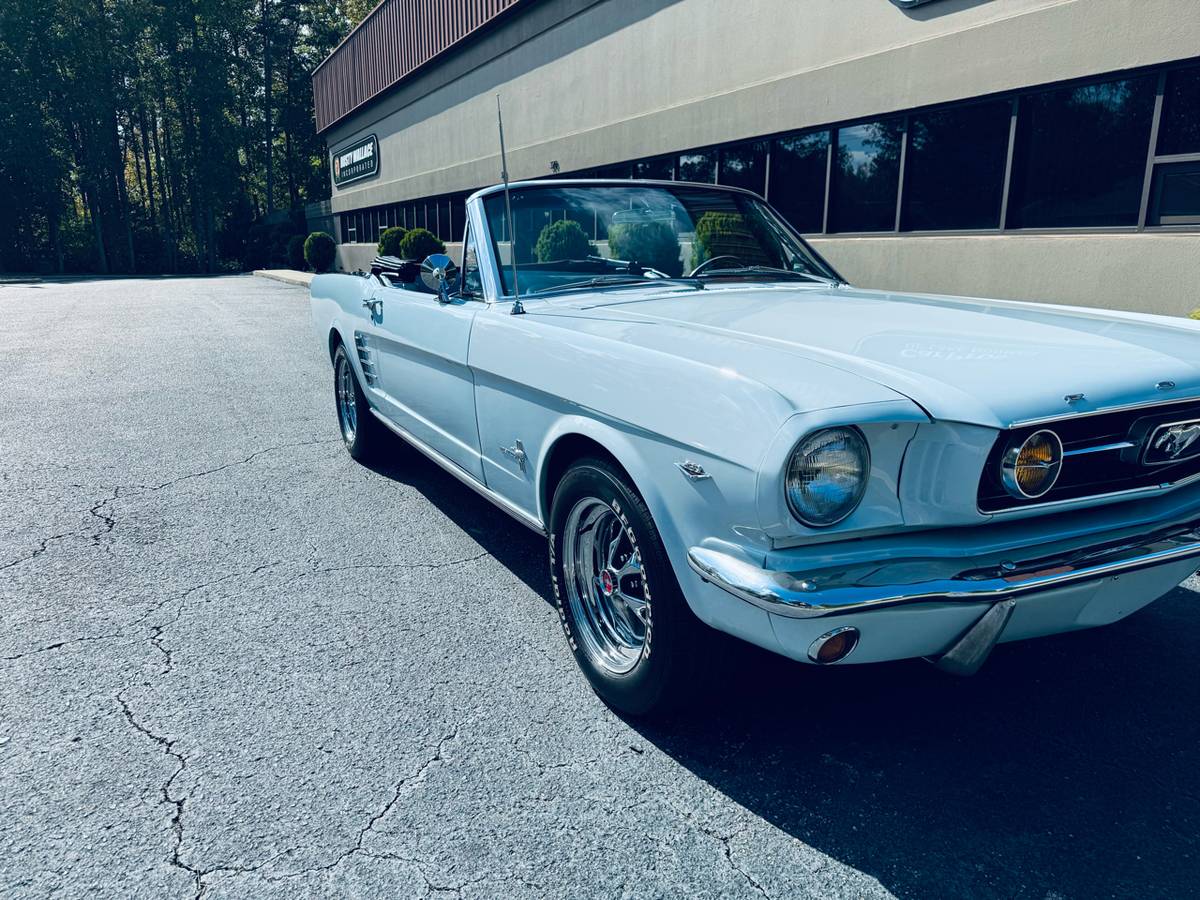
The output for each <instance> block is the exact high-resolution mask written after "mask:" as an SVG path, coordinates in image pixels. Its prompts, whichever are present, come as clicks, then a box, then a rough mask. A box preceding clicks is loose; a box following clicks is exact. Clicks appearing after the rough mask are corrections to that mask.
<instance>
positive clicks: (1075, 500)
mask: <svg viewBox="0 0 1200 900" xmlns="http://www.w3.org/2000/svg"><path fill="white" fill-rule="evenodd" d="M1196 481H1200V472H1197V473H1196V474H1194V475H1188V476H1187V477H1186V478H1180V479H1179V480H1178V481H1164V482H1163V483H1161V484H1148V485H1146V486H1145V487H1137V488H1126V489H1125V490H1121V491H1109V492H1108V493H1107V494H1087V495H1085V496H1083V497H1072V498H1071V499H1069V500H1047V501H1046V502H1045V503H1024V504H1021V505H1019V506H1005V507H1003V508H1002V509H993V510H991V511H990V512H984V511H983V510H979V512H980V513H981V514H982V515H985V516H992V517H994V518H996V519H997V520H1000V519H1001V518H1002V517H1004V516H1006V515H1011V514H1014V513H1023V512H1027V511H1028V510H1031V509H1036V510H1039V511H1042V512H1046V511H1049V510H1054V509H1080V508H1082V504H1083V503H1085V502H1090V501H1092V500H1103V501H1105V502H1108V501H1110V500H1116V499H1119V498H1124V499H1126V500H1132V499H1134V498H1138V497H1152V496H1155V495H1157V494H1162V493H1165V492H1166V491H1174V490H1176V489H1178V488H1182V487H1186V486H1187V485H1189V484H1193V483H1195V482H1196Z"/></svg>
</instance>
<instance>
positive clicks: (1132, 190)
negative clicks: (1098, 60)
mask: <svg viewBox="0 0 1200 900" xmlns="http://www.w3.org/2000/svg"><path fill="white" fill-rule="evenodd" d="M1154 96H1155V79H1154V78H1153V77H1143V78H1130V79H1125V80H1123V81H1111V82H1108V83H1106V84H1091V85H1084V86H1082V87H1074V88H1065V89H1062V90H1057V91H1047V92H1045V93H1041V94H1031V95H1029V96H1023V97H1021V100H1020V104H1019V114H1018V117H1017V141H1016V145H1015V147H1014V148H1013V172H1012V191H1011V194H1010V196H1009V201H1008V204H1009V205H1008V224H1009V226H1010V227H1012V228H1068V227H1079V226H1104V225H1136V224H1137V221H1138V210H1139V207H1140V205H1141V199H1142V185H1143V182H1144V178H1145V171H1146V152H1147V148H1148V145H1149V141H1150V120H1151V117H1152V116H1153V114H1154Z"/></svg>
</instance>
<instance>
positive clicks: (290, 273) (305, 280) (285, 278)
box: [254, 269, 313, 287]
mask: <svg viewBox="0 0 1200 900" xmlns="http://www.w3.org/2000/svg"><path fill="white" fill-rule="evenodd" d="M254 274H255V275H257V276H259V277H260V278H270V279H271V280H272V281H282V282H283V283H284V284H298V285H300V286H301V287H308V286H309V284H311V283H312V278H313V273H312V272H297V271H296V270H295V269H255V270H254Z"/></svg>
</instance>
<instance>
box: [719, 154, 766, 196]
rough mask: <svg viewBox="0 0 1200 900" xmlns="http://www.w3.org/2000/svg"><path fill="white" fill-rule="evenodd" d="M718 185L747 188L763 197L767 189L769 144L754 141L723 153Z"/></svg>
mask: <svg viewBox="0 0 1200 900" xmlns="http://www.w3.org/2000/svg"><path fill="white" fill-rule="evenodd" d="M717 183H718V184H728V185H731V186H732V187H740V188H745V189H746V190H748V191H754V193H756V194H758V195H759V196H761V195H762V194H764V193H765V192H766V187H767V142H766V141H752V142H751V143H748V144H738V145H737V146H735V147H726V148H725V149H724V150H722V151H721V157H720V167H719V170H718V172H717Z"/></svg>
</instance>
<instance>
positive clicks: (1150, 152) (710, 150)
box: [343, 57, 1200, 239]
mask: <svg viewBox="0 0 1200 900" xmlns="http://www.w3.org/2000/svg"><path fill="white" fill-rule="evenodd" d="M1196 67H1200V57H1191V58H1188V59H1182V60H1173V61H1170V62H1166V63H1159V64H1156V65H1150V66H1140V67H1137V68H1131V69H1126V70H1122V71H1117V72H1107V73H1103V74H1100V75H1088V76H1083V77H1079V78H1073V79H1066V80H1062V81H1057V82H1049V83H1045V84H1037V85H1027V86H1024V87H1021V88H1017V89H1013V90H1006V91H997V92H994V93H991V94H982V95H979V96H975V97H970V98H967V99H963V100H955V101H950V102H945V103H932V104H927V105H925V106H920V107H913V108H910V109H902V110H880V111H877V112H876V113H874V114H871V115H864V116H857V117H855V118H853V119H845V120H841V121H835V122H829V123H827V124H819V125H813V126H805V127H800V128H790V129H787V130H784V131H778V132H773V133H770V134H761V135H754V136H748V137H741V138H738V139H736V140H729V141H722V142H721V143H718V144H705V145H702V146H699V147H691V148H681V149H679V150H677V151H672V152H668V153H660V154H657V155H652V156H637V157H634V158H631V159H629V160H627V161H618V162H613V163H610V164H607V165H605V166H602V167H599V168H608V169H612V168H615V167H622V168H624V169H627V170H628V171H629V173H630V175H632V174H633V173H634V171H635V169H634V167H635V166H636V165H637V164H638V163H642V162H650V161H668V162H669V165H670V170H671V176H672V178H671V179H669V180H678V179H679V177H680V172H679V160H680V158H681V157H684V156H692V155H703V154H711V155H712V164H713V173H712V180H711V181H709V182H706V183H707V184H710V185H714V186H720V184H721V183H720V180H719V179H720V167H721V159H722V154H723V153H724V151H726V150H728V149H733V148H736V147H739V146H741V145H745V144H750V143H754V142H760V141H761V142H765V144H766V160H765V165H764V169H765V171H764V182H765V183H764V190H763V197H764V198H765V199H766V201H767V203H768V205H772V207H773V198H772V193H773V191H772V184H771V182H772V171H771V170H772V156H773V154H772V150H773V149H774V147H775V142H776V141H779V140H787V139H789V138H794V137H800V136H804V135H811V134H814V133H822V132H823V133H824V134H825V135H826V137H827V151H826V161H825V162H826V165H825V184H824V191H825V193H824V197H823V198H822V201H821V202H822V215H821V229H820V231H810V232H805V234H807V235H810V236H814V237H818V238H838V239H843V238H846V239H854V238H881V237H927V236H928V237H933V236H955V235H964V236H966V235H984V236H996V235H1008V234H1020V235H1031V236H1035V235H1039V234H1051V235H1052V234H1132V233H1138V232H1150V233H1154V232H1189V231H1192V232H1194V231H1200V224H1192V223H1190V222H1189V223H1181V224H1174V223H1167V224H1154V223H1153V222H1152V221H1151V220H1152V218H1153V216H1152V212H1153V210H1152V209H1151V205H1152V203H1153V197H1152V191H1153V185H1154V179H1155V172H1156V168H1157V167H1158V166H1162V165H1165V164H1172V163H1193V162H1200V152H1197V153H1183V154H1167V155H1159V154H1157V147H1158V140H1159V132H1160V126H1161V122H1162V117H1163V106H1164V104H1163V96H1164V93H1165V90H1166V85H1167V79H1168V77H1169V75H1170V73H1171V72H1174V71H1177V70H1180V69H1189V68H1196ZM1145 75H1157V76H1158V79H1157V89H1156V92H1155V98H1154V107H1153V112H1152V116H1151V125H1150V134H1149V138H1148V142H1147V147H1146V164H1145V170H1144V172H1143V180H1142V194H1141V204H1140V208H1139V210H1138V216H1137V223H1136V224H1134V225H1077V226H1061V227H1053V226H1033V227H1026V228H1021V227H1012V226H1010V225H1009V224H1008V220H1009V207H1010V199H1011V196H1012V189H1013V157H1014V151H1015V147H1016V140H1017V123H1018V118H1019V116H1020V111H1021V102H1022V99H1023V98H1027V97H1030V96H1033V95H1035V94H1040V93H1043V92H1046V91H1055V90H1062V89H1067V88H1075V87H1085V86H1088V85H1095V84H1105V83H1107V82H1112V81H1119V80H1123V79H1130V78H1137V77H1139V76H1145ZM1004 100H1007V101H1009V102H1010V103H1011V105H1012V111H1011V115H1010V119H1009V129H1008V136H1007V147H1006V149H1005V154H1004V159H1005V163H1004V181H1003V188H1002V193H1001V199H1000V220H999V223H998V225H997V227H994V228H968V229H962V228H930V229H910V230H901V226H902V225H903V221H902V217H903V212H904V205H903V204H904V191H905V188H906V181H907V175H908V165H907V163H908V158H907V157H908V144H909V139H910V134H911V118H912V117H914V116H919V115H925V114H928V113H931V112H939V111H944V110H953V109H957V108H961V107H964V106H972V105H975V104H979V103H986V102H995V101H1004ZM882 120H901V121H902V123H903V125H902V128H903V133H902V137H901V144H900V163H899V175H898V179H897V188H896V199H895V210H894V213H895V221H894V223H893V226H892V228H891V229H885V230H880V231H831V230H830V229H831V226H834V225H835V224H836V223H835V222H834V221H833V215H832V209H831V207H832V200H833V193H834V191H833V181H834V179H835V178H836V175H837V173H836V172H835V170H834V160H835V157H836V146H837V134H838V131H839V130H842V129H845V128H851V127H854V126H856V125H863V124H868V123H871V122H877V121H882ZM561 177H565V178H579V177H583V174H582V173H581V172H578V171H577V172H574V173H572V172H569V171H564V172H562V173H561ZM656 180H657V179H656ZM468 193H470V192H468ZM446 196H447V195H431V196H428V197H419V198H411V199H408V200H405V201H402V202H401V203H399V204H398V205H397V209H396V212H397V219H398V222H399V223H402V224H403V226H404V227H406V228H409V229H412V228H414V227H426V228H428V223H427V222H426V223H425V224H424V225H423V226H418V225H417V222H416V219H417V218H418V210H419V211H420V213H425V215H424V216H421V218H425V219H427V218H428V205H429V204H431V203H432V204H434V209H435V210H437V204H438V202H439V201H441V200H444V199H445V198H446ZM451 196H452V195H451ZM365 211H366V210H363V209H359V210H351V211H349V212H347V213H344V214H343V215H344V216H346V217H348V218H346V219H343V221H349V222H350V228H349V229H348V230H349V231H350V232H353V231H354V230H355V229H354V217H355V215H356V214H357V215H362V214H363V213H364V212H365ZM465 212H466V220H467V222H468V223H469V222H470V220H471V213H470V210H469V209H467V210H466V211H465ZM434 215H435V221H436V215H437V213H436V212H435V213H434ZM776 215H780V216H781V217H782V213H779V212H778V210H776ZM450 216H451V223H450V224H451V227H452V228H454V227H457V226H458V225H459V223H458V222H457V221H456V219H457V216H455V214H454V211H453V201H452V202H451V210H450ZM783 218H784V220H785V221H788V222H789V225H790V224H791V223H790V220H788V219H787V218H786V217H783ZM359 221H360V222H361V221H362V220H359ZM431 230H432V229H431ZM793 230H794V229H793ZM361 233H362V230H361V229H359V235H361ZM798 233H799V232H798Z"/></svg>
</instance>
